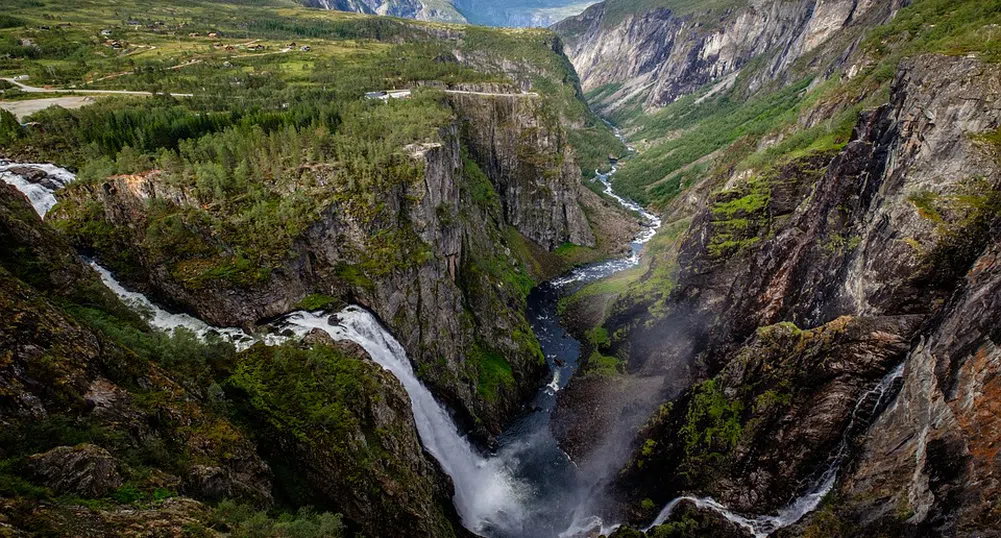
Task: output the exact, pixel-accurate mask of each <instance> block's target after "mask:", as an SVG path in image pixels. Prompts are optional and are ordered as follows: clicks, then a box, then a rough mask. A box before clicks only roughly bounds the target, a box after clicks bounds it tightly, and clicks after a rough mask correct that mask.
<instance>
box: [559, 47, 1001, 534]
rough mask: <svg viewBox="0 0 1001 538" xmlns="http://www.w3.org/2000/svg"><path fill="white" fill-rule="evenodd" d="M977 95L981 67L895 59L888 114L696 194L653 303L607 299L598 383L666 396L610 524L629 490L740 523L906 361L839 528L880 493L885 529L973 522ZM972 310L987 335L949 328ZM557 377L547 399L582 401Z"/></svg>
mask: <svg viewBox="0 0 1001 538" xmlns="http://www.w3.org/2000/svg"><path fill="white" fill-rule="evenodd" d="M999 89H1001V86H999V75H998V73H997V71H996V70H995V69H992V68H990V67H989V66H985V65H984V64H982V63H981V62H980V61H978V60H976V59H973V58H953V57H945V56H935V55H927V56H922V57H919V58H914V59H911V60H905V61H904V62H903V63H901V65H900V67H899V69H898V73H897V76H896V79H895V80H894V82H893V84H892V88H891V93H890V99H889V104H887V105H885V106H883V107H880V108H878V109H876V110H873V111H870V112H868V113H865V114H863V115H862V116H861V118H860V120H859V122H858V123H857V124H856V127H855V131H854V133H853V135H852V139H851V141H850V142H849V143H848V144H847V145H845V146H844V147H843V148H842V149H841V150H840V151H838V152H837V153H836V154H829V153H815V154H811V155H808V156H806V157H800V158H797V159H794V160H793V161H791V162H790V163H789V164H786V165H783V166H781V167H778V168H775V169H772V170H771V171H767V172H757V173H753V174H752V175H750V176H747V175H744V176H743V177H734V178H731V180H730V181H729V182H728V183H727V185H726V186H725V188H724V189H723V190H721V191H718V192H716V193H715V194H713V195H712V196H711V197H710V198H709V200H708V203H707V204H706V205H705V206H704V207H703V209H701V210H700V212H699V214H698V215H697V216H696V217H695V219H694V221H693V223H692V225H691V227H690V229H689V230H688V232H687V234H686V236H685V238H684V240H683V241H682V242H681V247H680V252H679V255H678V266H677V267H676V268H675V269H674V271H676V273H675V275H676V277H675V278H676V281H675V282H676V285H675V287H674V289H673V290H672V291H670V295H669V296H668V298H667V301H666V304H664V305H658V306H657V307H656V308H653V307H652V306H651V304H650V303H643V302H639V303H633V304H630V303H624V304H622V305H620V306H619V308H618V310H616V311H615V312H614V313H613V315H612V317H611V318H609V320H608V322H607V323H606V325H605V326H606V327H607V329H608V331H609V333H616V332H618V331H621V332H620V333H619V334H623V335H625V336H623V337H621V338H620V339H618V340H617V341H615V342H613V343H611V344H610V349H606V350H604V352H606V353H608V354H612V355H617V356H619V357H625V358H626V359H627V360H628V362H627V370H628V374H627V375H626V376H624V377H623V379H619V380H616V381H614V383H624V384H629V385H630V386H633V387H634V388H635V387H639V386H642V384H643V383H654V381H652V380H660V379H666V380H667V382H666V383H665V384H664V385H662V386H661V387H660V388H659V392H658V394H659V395H660V397H661V398H666V399H673V398H674V397H675V395H678V394H681V395H682V396H681V397H680V398H678V399H675V400H674V401H673V403H672V405H671V406H668V407H666V408H663V409H662V410H661V412H660V413H658V414H656V415H655V417H654V418H653V419H652V421H651V422H650V423H649V424H648V425H647V427H646V429H644V430H642V431H641V432H640V437H639V439H637V441H636V442H637V444H639V445H641V446H640V448H639V449H638V450H637V451H636V452H635V453H634V454H633V457H632V459H631V463H630V464H629V469H628V470H627V471H626V472H624V473H622V474H620V475H619V477H618V478H617V479H616V481H615V482H616V483H615V485H614V486H613V490H615V491H616V492H617V493H615V495H619V496H620V497H619V498H621V499H627V500H628V502H631V503H632V504H631V506H632V508H630V509H629V510H628V513H629V515H630V517H633V518H636V519H638V520H646V521H649V518H651V517H652V516H653V514H652V513H650V510H649V508H648V509H646V510H644V509H642V508H640V503H639V500H640V499H643V498H645V497H649V498H653V499H656V500H657V501H662V502H666V500H668V498H669V497H671V496H673V495H675V494H677V493H680V492H681V491H687V492H694V493H706V494H710V495H712V496H714V498H716V499H718V500H721V501H723V502H724V503H725V504H728V505H729V506H732V507H733V508H735V509H736V510H738V511H741V512H743V513H765V512H769V511H773V510H775V509H777V508H778V507H780V506H781V505H782V504H784V503H785V502H786V501H788V499H789V498H790V497H791V496H793V495H794V494H795V493H797V492H801V491H800V486H799V485H800V484H803V483H804V481H807V480H808V479H809V478H810V477H811V476H813V477H815V476H816V474H815V473H817V472H818V470H820V469H822V468H823V467H824V465H825V463H826V462H829V461H830V459H829V458H831V455H832V453H833V452H834V447H835V446H837V445H838V443H839V442H840V440H841V439H843V438H844V436H845V435H852V436H858V435H860V434H861V433H864V430H863V431H861V432H860V431H857V430H852V431H847V432H846V428H847V424H848V423H849V417H852V416H854V415H855V413H854V412H853V409H855V406H856V402H858V401H859V399H860V397H861V395H862V394H865V393H866V391H867V390H869V389H870V388H871V387H872V386H874V384H875V382H876V380H878V379H880V378H881V377H883V376H884V375H885V374H886V373H887V372H889V371H890V370H891V369H892V368H893V367H894V365H896V364H899V363H900V362H902V361H903V360H904V359H905V358H907V363H906V367H905V374H904V379H905V381H904V389H903V392H902V393H901V396H900V397H899V398H898V399H897V400H896V402H895V403H893V404H892V405H891V408H890V410H889V411H887V413H886V414H885V415H883V416H882V418H880V422H879V427H873V428H872V429H871V430H870V432H871V433H869V437H867V438H866V440H865V444H864V448H863V453H864V454H865V455H864V456H863V458H862V460H861V463H860V464H859V467H858V470H856V471H854V472H855V474H854V475H852V476H851V477H850V478H846V479H845V481H844V484H843V486H842V490H841V491H842V494H843V495H848V496H849V498H852V499H855V500H854V501H850V503H855V504H851V506H852V507H853V509H854V510H855V512H850V513H851V514H853V515H851V516H848V517H847V518H846V519H845V520H844V521H846V522H850V521H854V520H853V518H861V521H862V524H863V525H872V527H866V528H867V529H869V530H872V529H874V528H876V527H878V526H879V525H885V524H886V520H887V519H892V518H893V517H896V516H890V515H888V514H889V512H890V511H891V508H890V505H891V504H893V503H898V504H894V506H905V505H906V506H907V507H908V511H907V517H906V518H904V519H907V521H906V524H904V525H903V527H902V528H905V527H910V526H919V527H921V526H931V527H929V528H936V529H938V528H948V529H966V530H965V532H976V531H974V530H973V529H980V530H982V529H986V528H989V524H992V522H993V520H992V519H991V518H992V517H994V516H992V515H990V514H991V512H990V510H989V509H988V508H987V507H986V503H985V502H984V501H983V500H982V499H984V498H987V497H981V496H980V493H979V492H980V491H981V490H983V491H985V492H987V493H985V495H990V492H991V491H993V490H992V489H991V488H993V487H994V486H993V485H992V484H993V482H991V481H990V479H983V480H980V481H977V482H976V483H975V484H971V485H970V486H969V487H968V488H967V486H965V485H962V486H961V485H960V484H965V483H966V482H964V480H976V479H974V478H973V477H974V476H979V477H988V476H991V474H992V473H993V469H994V468H995V466H996V465H997V462H996V460H995V459H994V451H993V450H991V449H988V448H987V447H989V446H993V445H992V443H994V442H996V437H995V436H993V434H992V433H990V431H991V430H990V428H991V427H992V426H991V425H992V424H993V421H992V420H991V419H990V418H989V417H988V416H987V415H989V412H986V411H981V410H984V409H986V408H985V407H983V406H987V405H989V404H988V403H987V401H988V399H989V398H987V397H986V396H984V397H982V396H978V395H980V394H984V395H986V394H988V393H990V391H991V390H992V386H993V385H992V383H993V381H991V380H992V379H993V378H994V377H995V376H996V360H995V359H993V358H992V357H994V356H995V355H996V344H995V342H994V340H993V339H994V338H996V337H997V335H996V332H991V331H992V330H988V329H986V327H987V326H989V325H991V324H992V323H993V322H992V321H989V320H993V319H994V317H996V316H997V315H998V314H997V312H996V310H995V309H994V305H993V302H994V301H993V296H994V292H995V289H994V286H995V285H996V282H995V280H994V272H993V267H994V265H995V264H996V263H995V262H996V246H997V245H996V244H995V243H996V241H995V235H996V230H997V226H998V225H999V221H1001V211H999V208H1001V206H999V194H998V192H999V188H1001V174H999V173H998V164H997V163H998V148H997V146H996V143H995V142H994V138H993V137H994V136H996V130H997V129H998V127H999V126H1001V115H999V114H998V112H997V107H996V105H997V103H998V102H999V100H1001V94H999ZM974 297H980V299H973V298H974ZM987 297H991V299H987ZM843 316H850V318H846V317H843ZM977 316H979V317H982V318H983V319H984V320H988V321H985V322H984V323H986V324H987V325H980V322H977V324H975V325H973V326H970V327H968V328H966V329H959V328H958V327H959V325H960V324H963V323H966V322H964V321H962V320H966V319H970V320H972V319H973V317H977ZM775 324H779V325H777V326H776V325H775ZM800 328H805V329H810V330H809V331H806V332H800ZM813 354H816V355H814V358H809V357H810V356H811V355H813ZM702 379H708V381H706V382H705V383H700V384H697V385H695V386H694V387H692V388H690V389H688V390H684V391H682V389H683V388H684V387H685V386H686V385H688V384H690V383H691V382H692V381H697V380H702ZM685 380H687V381H685ZM591 383H595V381H594V380H591ZM606 385H607V384H606ZM582 386H585V385H582ZM572 389H573V387H571V390H568V391H567V395H566V396H564V395H563V394H562V393H561V398H567V399H570V398H580V399H584V400H586V398H581V394H580V393H579V392H578V393H577V394H576V395H574V394H573V390H572ZM602 390H609V389H603V388H599V389H594V392H595V393H597V394H602ZM633 397H634V398H636V396H633ZM869 407H871V406H869ZM869 407H867V406H861V408H860V409H862V412H861V414H862V415H863V416H864V417H868V416H869V413H870V412H871V410H870V409H869ZM627 410H628V411H627ZM978 412H979V413H981V415H980V416H981V418H980V419H974V416H975V415H976V414H977V413H978ZM627 413H635V410H632V409H628V408H622V410H620V411H615V410H613V411H610V412H606V413H605V417H606V420H607V421H608V422H607V423H605V425H604V426H594V425H593V424H587V423H586V422H585V421H578V418H576V417H577V414H575V413H574V409H570V410H568V411H567V414H566V416H567V417H568V422H569V423H570V426H569V427H567V426H565V427H566V428H567V429H568V431H569V434H568V435H567V436H566V438H567V439H582V438H583V437H584V435H581V434H577V435H575V434H574V432H577V431H583V430H579V429H578V428H588V429H589V430H588V431H590V429H595V428H596V429H598V430H600V429H601V428H603V427H604V428H607V427H609V425H608V424H615V423H616V421H622V420H623V419H622V417H623V416H627ZM628 416H631V415H628ZM859 420H865V418H861V419H859ZM578 424H579V425H578ZM974 424H976V425H974ZM856 427H858V426H857V425H856ZM964 428H972V429H975V430H976V431H979V432H981V435H980V436H976V437H974V438H970V437H969V436H968V435H967V434H964V433H960V432H962V431H964ZM698 432H702V433H703V434H704V436H701V437H700V434H699V433H698ZM705 432H711V433H705ZM693 436H694V437H693ZM961 439H962V440H961ZM579 453H580V454H583V455H586V454H588V451H587V447H582V448H580V449H579ZM915 462H917V463H915ZM949 462H952V463H949ZM915 465H916V467H915ZM943 473H945V474H943ZM654 477H655V478H654ZM905 477H906V479H905ZM964 477H966V478H964ZM905 484H906V485H905ZM897 488H903V490H901V489H897ZM957 488H960V489H959V490H957ZM890 491H893V492H899V491H906V493H893V494H890V493H889V492H890ZM960 491H965V492H968V493H969V494H968V495H966V494H963V493H960ZM845 492H851V493H850V494H848V493H845ZM886 495H889V498H888V497H886ZM866 499H869V500H866ZM871 499H880V500H879V501H871ZM889 499H892V500H889ZM655 504H656V503H655ZM658 506H659V504H658ZM817 524H818V525H822V524H823V523H822V522H819V521H818V523H817ZM964 525H965V527H964ZM921 528H926V527H921ZM801 530H802V529H801ZM901 532H903V531H901ZM863 534H865V533H863Z"/></svg>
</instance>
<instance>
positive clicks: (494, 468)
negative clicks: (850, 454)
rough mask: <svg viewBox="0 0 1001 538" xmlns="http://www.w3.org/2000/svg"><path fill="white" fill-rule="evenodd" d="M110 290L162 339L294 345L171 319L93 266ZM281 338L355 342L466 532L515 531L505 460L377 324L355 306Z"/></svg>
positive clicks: (313, 315) (299, 316) (302, 321)
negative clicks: (404, 417) (448, 482)
mask: <svg viewBox="0 0 1001 538" xmlns="http://www.w3.org/2000/svg"><path fill="white" fill-rule="evenodd" d="M91 265H92V266H93V267H94V269H96V270H97V271H98V273H100V275H101V278H102V280H104V283H105V284H106V285H107V286H108V287H109V288H111V290H112V291H114V292H115V293H116V294H117V295H118V296H119V298H121V299H122V300H123V301H124V302H125V303H126V304H128V305H129V306H131V307H132V308H134V309H136V310H137V311H138V312H140V313H142V314H143V315H145V316H146V318H147V320H148V322H149V324H150V325H152V326H153V327H154V328H157V329H160V330H163V331H173V330H174V329H177V328H178V327H183V328H186V329H189V330H191V331H193V332H194V333H195V334H197V335H198V336H200V337H202V338H204V337H206V336H208V335H209V334H216V335H218V336H220V337H222V338H225V339H227V340H229V341H231V342H233V343H234V344H235V345H236V347H237V349H245V348H247V347H250V345H252V344H254V343H256V342H264V343H265V344H267V345H276V344H280V343H282V342H284V341H286V340H288V338H287V337H284V336H279V335H277V334H268V335H264V336H261V337H258V338H255V337H254V336H251V335H249V334H247V333H245V332H243V331H242V330H240V329H234V328H218V327H212V326H210V325H208V324H206V323H205V322H204V321H202V320H199V319H197V318H194V317H192V316H189V315H187V314H172V313H169V312H167V311H165V310H163V309H162V308H160V307H158V306H156V305H155V304H154V303H153V302H152V301H150V300H149V298H147V297H146V296H145V295H143V294H141V293H136V292H132V291H128V290H126V289H125V288H124V287H123V286H122V285H121V284H120V283H119V282H118V281H116V280H115V279H114V277H113V276H112V275H111V273H110V272H109V271H108V270H107V269H105V268H103V267H101V266H99V265H97V264H96V263H92V264H91ZM276 327H277V332H280V333H282V334H287V330H291V331H292V333H293V334H295V336H296V337H302V336H305V335H306V334H307V333H309V332H310V331H312V330H313V329H320V330H322V331H323V332H325V333H327V334H328V335H330V337H331V338H333V339H335V340H350V341H352V342H354V343H356V344H358V345H360V346H361V347H362V348H363V349H365V351H366V352H367V353H368V355H369V356H370V357H371V358H372V360H374V361H375V362H376V363H377V364H379V365H380V366H382V367H383V368H385V369H386V370H388V371H389V372H390V373H391V374H393V376H394V377H396V379H398V380H399V381H400V383H401V384H402V385H403V388H404V390H406V392H407V395H408V396H409V397H410V405H411V408H412V409H413V413H414V421H415V423H416V424H417V433H418V434H419V435H420V438H421V442H422V443H423V445H424V448H426V449H427V451H428V452H430V453H431V455H432V456H434V458H435V459H436V460H438V463H440V464H441V466H442V468H443V469H444V470H445V472H446V473H447V474H448V475H449V476H450V477H451V478H452V481H453V483H454V484H455V499H454V500H455V506H456V509H457V510H458V512H459V515H460V516H461V517H462V520H463V524H464V525H465V526H466V527H467V528H469V529H471V530H474V531H477V532H479V531H482V530H483V529H486V528H493V527H505V528H506V527H510V526H511V525H512V524H514V522H516V521H517V520H518V518H519V517H520V514H521V508H522V505H521V503H520V499H521V492H520V488H521V487H522V486H521V485H520V484H519V483H518V482H517V481H516V480H514V479H513V478H512V477H511V475H510V473H509V472H508V470H507V469H506V468H505V467H504V461H503V460H502V459H500V458H490V459H487V458H484V457H482V456H481V455H480V454H479V453H478V452H477V451H476V450H475V449H474V448H473V446H472V445H471V444H470V443H469V441H468V440H467V439H466V438H465V437H463V436H462V435H460V434H459V431H458V428H457V427H456V425H455V423H454V422H453V421H452V418H451V417H450V416H449V414H448V412H447V411H446V410H445V408H444V407H442V406H441V405H440V404H439V403H438V402H437V401H436V400H435V399H434V396H432V395H431V392H430V391H429V390H428V389H427V388H426V387H425V386H424V385H422V384H421V382H420V381H419V380H418V379H417V376H416V375H415V374H414V370H413V367H412V366H411V364H410V360H409V359H408V358H407V354H406V351H405V350H404V349H403V346H401V345H400V343H399V342H397V341H396V339H395V338H393V336H392V335H391V334H389V332H388V331H387V330H386V329H384V328H383V327H382V325H380V324H379V322H378V321H377V320H376V319H375V316H373V315H372V314H370V313H369V312H367V311H365V310H363V309H362V308H360V307H357V306H349V307H347V308H345V309H344V310H342V311H340V312H338V313H337V314H334V315H324V314H322V313H319V312H304V311H299V312H293V313H291V314H288V315H287V316H285V317H284V318H283V319H282V320H281V321H279V322H277V323H276Z"/></svg>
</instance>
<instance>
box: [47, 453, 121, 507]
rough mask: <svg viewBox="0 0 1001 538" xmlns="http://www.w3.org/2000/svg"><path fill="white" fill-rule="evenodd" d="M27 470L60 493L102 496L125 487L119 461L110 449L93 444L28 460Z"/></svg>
mask: <svg viewBox="0 0 1001 538" xmlns="http://www.w3.org/2000/svg"><path fill="white" fill-rule="evenodd" d="M28 469H29V470H30V472H31V473H32V474H34V475H35V476H36V477H37V479H38V480H39V482H41V483H42V484H44V485H45V487H47V488H49V489H51V490H52V491H54V492H56V493H58V494H68V493H70V494H76V495H81V496H83V497H92V498H93V497H103V496H104V495H105V494H107V493H109V492H110V491H112V490H115V489H118V488H119V487H121V485H122V476H121V473H119V464H118V461H117V460H115V458H114V457H113V456H112V455H111V453H110V452H108V451H107V450H105V449H103V448H101V447H99V446H94V445H90V444H82V445H78V446H75V447H70V446H60V447H56V448H53V449H52V450H49V451H48V452H45V453H43V454H35V455H34V456H31V457H30V458H28Z"/></svg>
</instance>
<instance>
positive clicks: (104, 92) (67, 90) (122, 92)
mask: <svg viewBox="0 0 1001 538" xmlns="http://www.w3.org/2000/svg"><path fill="white" fill-rule="evenodd" d="M0 80H6V81H7V82H10V83H11V84H13V85H15V86H17V87H18V89H19V90H21V91H23V92H25V93H86V94H96V95H144V96H147V97H148V96H150V95H153V93H152V92H137V91H131V90H78V89H76V88H36V87H35V86H28V85H27V84H22V83H21V82H18V81H16V80H14V79H12V78H0ZM169 95H172V96H174V97H191V96H192V94H190V93H171V94H169Z"/></svg>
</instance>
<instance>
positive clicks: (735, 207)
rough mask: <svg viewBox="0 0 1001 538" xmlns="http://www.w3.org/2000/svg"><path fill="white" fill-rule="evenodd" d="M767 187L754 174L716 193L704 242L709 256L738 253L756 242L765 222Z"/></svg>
mask: <svg viewBox="0 0 1001 538" xmlns="http://www.w3.org/2000/svg"><path fill="white" fill-rule="evenodd" d="M770 198H771V189H770V187H769V185H768V182H767V181H766V180H764V179H762V178H754V179H752V180H749V181H748V182H747V183H745V184H744V185H741V186H740V187H738V188H737V189H735V190H733V191H725V192H721V193H718V194H717V195H716V197H715V200H714V202H713V205H712V207H711V208H710V214H711V216H712V230H713V235H712V237H711V239H710V241H709V244H708V245H707V251H708V253H709V255H710V257H712V258H717V259H718V258H723V257H725V256H729V255H733V254H736V253H739V252H741V251H743V250H746V249H748V248H751V247H753V246H754V245H757V244H758V243H759V242H760V241H761V240H762V237H761V236H760V234H761V233H762V231H763V230H767V226H768V214H767V209H768V202H769V200H770Z"/></svg>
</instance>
